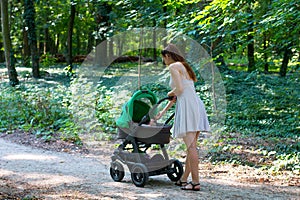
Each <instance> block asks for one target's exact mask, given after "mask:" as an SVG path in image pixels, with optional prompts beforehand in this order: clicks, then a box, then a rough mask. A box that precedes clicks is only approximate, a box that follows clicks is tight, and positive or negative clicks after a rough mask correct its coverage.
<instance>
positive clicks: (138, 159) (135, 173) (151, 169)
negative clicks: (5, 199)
mask: <svg viewBox="0 0 300 200" xmlns="http://www.w3.org/2000/svg"><path fill="white" fill-rule="evenodd" d="M143 92H147V91H143ZM170 99H172V98H171V97H166V98H163V99H161V100H160V101H158V102H157V104H155V105H154V106H153V108H151V109H150V110H149V112H148V113H147V114H146V115H145V116H144V117H143V118H142V119H141V121H140V122H139V123H138V125H136V126H135V127H134V128H133V129H123V128H119V127H118V132H119V138H120V139H124V141H123V143H121V144H120V145H119V146H118V148H117V149H116V150H115V151H114V153H113V155H112V156H111V166H110V175H111V177H112V179H113V180H114V181H117V182H120V181H122V180H123V178H124V176H125V170H124V167H123V164H124V165H127V167H128V169H129V171H130V173H131V180H132V182H133V183H134V185H135V186H137V187H144V186H145V184H146V183H147V181H148V179H149V177H150V176H156V175H162V174H167V176H168V177H169V179H170V180H171V181H178V180H180V178H181V176H182V174H183V166H182V163H181V162H180V161H179V160H177V159H170V158H169V155H168V153H167V150H166V148H165V144H168V143H169V141H170V129H171V127H172V126H171V125H168V123H169V122H170V121H171V120H172V118H173V117H174V114H172V115H171V116H170V117H169V118H168V120H167V121H166V122H165V123H164V124H157V126H143V124H147V122H149V121H150V116H151V115H152V114H153V112H154V110H156V108H157V106H158V105H159V104H160V103H161V102H163V101H165V100H170ZM158 129H159V131H158V133H157V134H156V135H154V136H150V137H139V136H141V134H142V135H143V136H144V135H147V133H151V132H153V131H155V130H156V131H157V130H158ZM152 145H157V146H159V149H158V150H161V152H162V154H155V155H154V156H153V157H151V158H150V157H149V156H148V154H147V153H146V151H147V150H148V149H149V148H150V147H152Z"/></svg>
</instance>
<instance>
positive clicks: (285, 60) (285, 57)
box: [279, 46, 292, 77]
mask: <svg viewBox="0 0 300 200" xmlns="http://www.w3.org/2000/svg"><path fill="white" fill-rule="evenodd" d="M291 57H292V51H291V49H290V46H288V47H286V48H285V49H284V54H283V60H282V64H281V67H280V72H279V74H280V76H282V77H285V76H286V71H287V68H288V64H289V60H290V58H291Z"/></svg>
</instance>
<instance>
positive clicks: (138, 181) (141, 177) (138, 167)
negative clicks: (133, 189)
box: [131, 163, 149, 187]
mask: <svg viewBox="0 0 300 200" xmlns="http://www.w3.org/2000/svg"><path fill="white" fill-rule="evenodd" d="M148 178H149V174H148V172H147V168H146V166H145V165H144V164H141V163H137V164H134V165H133V167H132V170H131V180H132V182H133V183H134V185H135V186H137V187H144V186H145V184H146V182H147V181H148Z"/></svg>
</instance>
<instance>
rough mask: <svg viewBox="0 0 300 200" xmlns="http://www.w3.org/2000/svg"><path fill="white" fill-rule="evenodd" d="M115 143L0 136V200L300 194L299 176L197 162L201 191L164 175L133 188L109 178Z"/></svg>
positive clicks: (274, 199)
mask: <svg viewBox="0 0 300 200" xmlns="http://www.w3.org/2000/svg"><path fill="white" fill-rule="evenodd" d="M117 143H118V141H109V142H108V141H90V140H86V141H84V144H83V146H80V147H79V146H76V145H74V144H71V143H67V142H62V141H52V142H44V141H43V140H41V139H38V138H36V137H35V136H34V135H32V134H25V133H22V132H19V133H18V132H16V133H13V134H4V133H3V134H0V185H1V187H0V199H27V200H28V199H32V200H33V199H172V200H173V199H214V200H215V199H222V200H223V199H242V200H244V199H255V200H257V199H272V200H281V199H282V200H288V199H291V200H292V199H293V200H296V199H299V198H300V187H299V186H300V184H299V183H300V177H299V176H296V177H295V176H294V177H293V178H290V177H289V178H288V175H287V174H285V173H282V174H276V175H267V174H266V173H263V172H262V171H260V170H257V169H255V168H252V167H248V166H241V165H232V164H223V165H220V164H219V165H212V164H211V163H209V162H203V161H201V162H200V171H199V173H200V177H201V191H200V192H192V191H182V190H181V189H180V188H178V187H177V186H175V185H174V183H172V182H171V181H170V180H169V179H168V177H167V176H166V175H161V176H151V177H150V179H149V181H148V182H147V184H146V185H145V187H144V188H138V187H136V186H135V185H134V184H133V183H132V181H131V178H130V173H129V172H128V169H126V167H125V170H126V172H125V178H124V179H123V181H121V182H114V181H113V180H112V178H111V177H110V174H109V167H110V156H111V155H112V152H113V151H114V149H115V146H116V144H117Z"/></svg>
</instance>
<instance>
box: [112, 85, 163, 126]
mask: <svg viewBox="0 0 300 200" xmlns="http://www.w3.org/2000/svg"><path fill="white" fill-rule="evenodd" d="M142 99H148V100H149V101H150V104H151V105H155V104H156V103H157V101H158V100H157V97H156V96H155V94H154V93H153V92H151V91H148V90H138V91H136V92H135V93H134V94H133V95H132V97H131V98H130V100H129V101H128V102H127V103H126V104H125V105H124V106H123V108H122V113H121V116H120V117H119V118H118V119H117V121H116V124H117V126H118V127H120V128H129V127H130V124H131V123H132V122H136V123H138V122H140V121H141V120H142V118H143V117H144V116H145V115H146V114H147V113H148V112H149V110H150V108H151V105H149V104H148V103H146V102H145V101H142Z"/></svg>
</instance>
